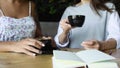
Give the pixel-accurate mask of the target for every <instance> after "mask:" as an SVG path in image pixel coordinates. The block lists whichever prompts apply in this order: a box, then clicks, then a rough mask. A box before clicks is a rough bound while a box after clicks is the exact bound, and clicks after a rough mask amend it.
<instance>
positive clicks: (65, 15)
mask: <svg viewBox="0 0 120 68" xmlns="http://www.w3.org/2000/svg"><path fill="white" fill-rule="evenodd" d="M68 15H69V9H68V8H67V9H66V10H65V11H64V13H63V15H62V18H61V19H65V18H67V17H68ZM62 32H63V29H62V28H61V26H60V24H59V27H58V30H57V34H56V36H55V38H54V40H55V43H56V45H57V46H58V47H66V46H67V45H68V44H69V38H68V39H67V42H66V43H64V44H60V43H59V39H58V37H59V35H60V34H61V33H62Z"/></svg>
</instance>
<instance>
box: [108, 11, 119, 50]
mask: <svg viewBox="0 0 120 68" xmlns="http://www.w3.org/2000/svg"><path fill="white" fill-rule="evenodd" d="M107 32H108V35H107V39H110V38H114V39H115V40H116V41H117V48H120V17H119V15H118V13H117V12H116V11H113V13H112V14H111V15H110V18H109V21H108V25H107Z"/></svg>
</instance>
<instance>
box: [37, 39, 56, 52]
mask: <svg viewBox="0 0 120 68" xmlns="http://www.w3.org/2000/svg"><path fill="white" fill-rule="evenodd" d="M39 41H41V42H42V43H43V44H44V45H45V46H44V47H42V48H41V49H40V51H42V54H53V50H56V49H57V48H55V47H53V46H52V40H51V39H41V40H39Z"/></svg>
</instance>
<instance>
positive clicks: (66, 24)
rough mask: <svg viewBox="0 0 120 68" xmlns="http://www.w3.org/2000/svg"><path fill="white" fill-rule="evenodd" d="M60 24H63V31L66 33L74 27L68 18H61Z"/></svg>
mask: <svg viewBox="0 0 120 68" xmlns="http://www.w3.org/2000/svg"><path fill="white" fill-rule="evenodd" d="M60 25H61V28H62V29H63V32H65V33H68V32H69V30H71V28H72V27H71V25H70V24H69V21H68V20H67V19H63V20H61V21H60Z"/></svg>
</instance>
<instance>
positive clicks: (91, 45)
mask: <svg viewBox="0 0 120 68" xmlns="http://www.w3.org/2000/svg"><path fill="white" fill-rule="evenodd" d="M81 45H82V46H83V47H84V48H85V49H99V47H100V42H99V41H97V40H89V41H84V42H82V43H81Z"/></svg>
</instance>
